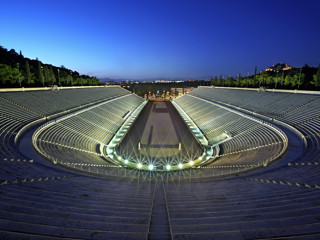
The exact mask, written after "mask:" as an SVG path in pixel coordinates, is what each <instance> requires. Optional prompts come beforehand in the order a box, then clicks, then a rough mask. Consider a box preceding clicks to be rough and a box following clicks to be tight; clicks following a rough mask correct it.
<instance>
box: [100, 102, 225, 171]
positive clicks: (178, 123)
mask: <svg viewBox="0 0 320 240" xmlns="http://www.w3.org/2000/svg"><path fill="white" fill-rule="evenodd" d="M143 107H144V109H143V110H141V112H140V111H139V112H140V114H139V116H138V117H137V116H135V115H134V114H133V115H132V116H131V117H129V118H128V119H127V121H126V123H124V124H123V125H122V127H121V128H120V129H119V130H118V132H117V133H116V134H115V136H114V137H113V139H112V140H111V141H110V142H109V144H108V145H107V146H105V147H104V149H102V150H101V151H102V152H104V153H105V154H106V156H107V157H108V158H109V159H110V160H111V161H112V162H113V163H114V164H116V165H120V166H122V167H126V168H132V169H138V170H146V171H158V172H163V171H175V170H184V169H190V168H196V167H200V166H201V165H203V164H204V163H205V162H206V161H208V160H209V159H212V157H214V156H216V155H217V154H218V149H219V148H218V147H217V146H214V147H212V146H209V145H208V141H207V139H206V138H205V136H204V135H203V134H202V132H201V131H200V130H199V128H198V127H197V126H196V125H195V124H194V123H193V121H192V120H191V119H190V118H189V117H188V116H187V115H186V114H185V113H184V112H183V110H182V109H180V108H179V106H178V105H177V106H175V105H174V104H172V103H171V102H169V101H166V102H159V101H156V102H153V101H149V102H148V103H147V104H146V106H143ZM225 138H226V137H225V136H221V139H225ZM221 139H220V140H221Z"/></svg>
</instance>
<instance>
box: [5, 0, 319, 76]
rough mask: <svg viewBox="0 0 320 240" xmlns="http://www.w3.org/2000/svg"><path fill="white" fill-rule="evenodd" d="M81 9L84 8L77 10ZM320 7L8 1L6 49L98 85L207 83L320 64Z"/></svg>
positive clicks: (296, 4) (314, 4)
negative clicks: (105, 82)
mask: <svg viewBox="0 0 320 240" xmlns="http://www.w3.org/2000/svg"><path fill="white" fill-rule="evenodd" d="M75 3H77V4H76V5H75ZM319 7H320V2H319V1H312V0H307V1H304V2H303V4H301V2H300V1H281V2H277V1H274V2H272V1H271V3H270V1H259V2H255V1H249V0H248V1H241V2H238V1H227V2H225V1H224V2H221V3H207V2H197V3H195V2H192V1H190V2H185V1H183V2H179V1H175V2H170V1H161V2H156V1H152V2H148V1H135V2H134V3H132V2H130V1H108V2H107V3H106V2H103V1H91V2H90V3H85V2H84V1H77V2H75V1H70V0H69V1H64V2H63V7H62V5H61V3H60V2H57V1H55V2H53V1H46V2H40V1H37V0H34V1H28V2H24V1H18V0H15V1H6V2H4V3H3V4H2V8H1V10H0V13H1V14H0V19H1V20H2V22H3V23H5V24H4V25H3V26H2V29H1V31H2V40H1V43H0V45H3V47H5V48H7V49H15V50H16V51H17V52H19V51H20V50H21V51H22V53H23V55H24V56H25V57H27V58H30V59H35V58H38V59H39V60H40V61H42V62H44V63H46V64H52V65H54V66H61V65H64V66H66V67H67V68H70V69H72V70H74V71H77V72H79V73H81V74H86V75H91V76H97V77H98V78H99V79H103V78H110V79H128V80H130V79H131V80H137V79H141V80H143V79H145V80H146V79H201V78H203V77H208V78H209V77H210V76H213V77H214V76H220V75H221V76H226V77H228V76H230V75H231V76H236V75H237V74H239V73H240V74H241V75H242V76H246V75H247V73H249V74H250V75H252V74H253V71H254V68H255V66H257V67H258V71H260V70H264V69H266V68H267V67H270V66H272V65H274V64H276V63H277V62H284V63H287V64H288V65H290V66H293V67H297V68H299V67H302V66H303V65H304V64H308V65H309V66H311V67H317V66H318V65H319V63H320V56H319V54H318V53H319V52H320V45H319V44H318V43H319V42H320V32H319V31H317V29H316V27H317V25H318V24H319V20H318V17H317V9H319Z"/></svg>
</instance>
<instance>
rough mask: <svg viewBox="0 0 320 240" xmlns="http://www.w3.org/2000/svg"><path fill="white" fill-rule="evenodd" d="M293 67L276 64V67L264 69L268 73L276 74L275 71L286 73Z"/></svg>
mask: <svg viewBox="0 0 320 240" xmlns="http://www.w3.org/2000/svg"><path fill="white" fill-rule="evenodd" d="M292 68H293V67H290V66H288V65H287V64H285V63H281V62H279V63H277V64H276V65H273V66H272V67H268V68H267V69H266V71H270V72H276V71H286V70H289V69H292Z"/></svg>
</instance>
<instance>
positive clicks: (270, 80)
mask: <svg viewBox="0 0 320 240" xmlns="http://www.w3.org/2000/svg"><path fill="white" fill-rule="evenodd" d="M211 85H214V86H224V87H254V88H257V87H265V88H269V89H272V88H275V89H300V90H303V89H305V90H320V65H319V67H318V68H314V67H309V66H308V65H307V64H305V65H304V66H303V67H302V68H292V69H289V70H283V71H261V72H259V73H257V67H256V68H255V71H254V74H253V75H251V76H241V75H240V74H238V77H237V78H233V77H228V78H223V77H222V76H220V77H212V78H211Z"/></svg>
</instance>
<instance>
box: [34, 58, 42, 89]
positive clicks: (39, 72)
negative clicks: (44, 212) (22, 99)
mask: <svg viewBox="0 0 320 240" xmlns="http://www.w3.org/2000/svg"><path fill="white" fill-rule="evenodd" d="M35 75H36V76H35V77H36V84H37V85H38V86H44V79H43V74H42V66H41V62H40V61H39V60H38V59H37V68H36V74H35Z"/></svg>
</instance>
